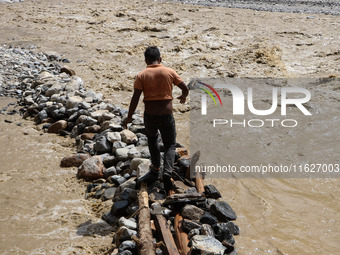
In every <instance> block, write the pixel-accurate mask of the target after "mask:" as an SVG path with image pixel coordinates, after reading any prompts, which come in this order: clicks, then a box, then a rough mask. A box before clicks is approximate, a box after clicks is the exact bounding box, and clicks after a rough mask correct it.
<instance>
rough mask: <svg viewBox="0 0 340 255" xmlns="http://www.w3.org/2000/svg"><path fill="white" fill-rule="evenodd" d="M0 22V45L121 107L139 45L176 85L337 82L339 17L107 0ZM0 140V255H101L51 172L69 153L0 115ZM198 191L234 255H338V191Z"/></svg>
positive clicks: (227, 186) (66, 179) (70, 184)
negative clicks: (51, 63) (233, 224)
mask: <svg viewBox="0 0 340 255" xmlns="http://www.w3.org/2000/svg"><path fill="white" fill-rule="evenodd" d="M0 14H1V15H0V26H1V28H2V29H0V41H1V43H6V44H14V45H27V44H34V45H36V46H37V50H38V51H45V50H50V51H56V52H58V53H60V54H65V57H66V58H68V59H70V60H71V63H69V65H70V66H71V67H72V68H74V69H75V70H76V72H77V74H78V75H79V76H80V77H82V78H83V79H84V81H85V84H86V86H87V87H90V88H92V89H94V90H96V91H100V92H102V93H104V94H105V96H106V97H109V98H112V99H113V100H114V102H117V103H121V104H122V105H123V106H125V107H126V106H127V104H128V101H129V98H130V96H131V89H132V84H133V78H134V76H135V75H136V73H137V72H138V71H139V70H141V69H142V68H144V63H143V58H142V54H143V50H144V48H145V46H146V45H148V44H156V45H159V46H160V47H161V50H162V53H163V59H164V64H165V65H167V66H170V67H172V68H175V69H176V70H178V72H179V74H180V75H181V76H182V77H183V78H184V79H185V81H187V82H188V81H189V80H190V78H193V77H216V76H222V77H226V76H229V75H233V74H236V75H237V76H239V77H263V76H269V77H301V76H303V77H326V76H329V75H333V76H339V74H340V70H339V65H338V62H339V52H338V50H339V31H340V30H339V24H340V17H339V16H331V15H300V14H287V13H269V12H256V11H251V10H236V9H227V8H210V7H209V8H206V7H200V6H191V5H178V4H166V3H155V2H153V1H139V2H132V1H118V0H117V1H80V0H72V1H61V0H44V1H30V0H27V1H25V2H23V3H20V4H15V5H3V6H1V8H0ZM268 21H270V22H268ZM263 24H265V25H263ZM156 31H157V32H156ZM118 90H121V91H118ZM321 91H322V89H321ZM333 103H334V105H338V102H336V101H335V102H333ZM1 104H4V102H3V101H1ZM6 104H7V103H6ZM175 107H176V108H177V107H178V106H175ZM175 117H176V121H177V126H178V130H177V131H178V141H180V142H181V143H183V144H186V145H188V144H189V127H188V126H189V125H188V122H189V119H188V118H189V115H188V114H187V113H184V114H179V112H176V114H175ZM5 118H6V119H12V118H13V119H14V124H9V123H5V122H4V119H5ZM17 123H22V126H21V127H19V126H16V124H17ZM0 130H1V137H0V151H1V153H0V157H1V158H0V160H1V165H0V173H1V175H0V176H1V177H0V190H1V191H0V203H1V209H0V229H1V234H0V242H1V243H0V253H1V254H25V253H26V254H72V253H75V254H91V253H93V254H102V253H103V251H102V250H101V249H107V247H108V244H109V243H110V242H111V237H109V236H110V235H109V234H108V231H107V226H106V225H105V224H103V223H101V222H100V221H99V218H100V215H101V210H103V208H101V207H100V206H99V207H98V206H97V205H96V204H95V203H93V202H91V201H86V200H84V199H83V195H84V194H83V191H84V184H83V183H81V182H80V183H79V182H78V181H77V180H76V179H75V177H74V176H75V172H76V170H75V169H61V168H59V167H58V165H59V160H60V158H62V156H64V155H69V154H70V153H72V152H73V149H72V148H70V147H69V144H70V142H69V141H68V140H65V139H63V138H59V137H56V136H53V135H47V134H43V135H40V134H41V133H42V132H41V131H37V130H36V129H35V128H34V126H33V125H32V123H31V122H26V121H23V120H22V119H21V118H20V117H19V116H6V117H4V116H3V115H0ZM24 132H27V133H29V135H24V134H23V133H24ZM246 152H247V153H248V154H249V155H250V154H251V152H252V151H251V149H248V150H247V151H246ZM206 182H207V183H208V182H211V183H213V184H215V185H216V186H217V188H218V189H220V190H221V193H222V196H223V197H224V199H226V201H228V202H230V204H231V205H232V207H233V208H234V209H235V211H236V212H237V214H238V216H239V217H238V219H237V224H238V225H240V228H241V235H240V236H239V237H236V244H237V249H238V251H239V254H259V255H261V254H306V255H307V254H339V252H338V250H340V245H339V243H338V241H337V239H338V238H337V237H338V236H339V221H338V218H339V211H340V208H339V197H340V196H339V195H340V194H339V184H340V183H339V180H338V179H212V180H207V181H206Z"/></svg>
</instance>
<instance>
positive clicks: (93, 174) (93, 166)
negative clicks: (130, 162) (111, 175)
mask: <svg viewBox="0 0 340 255" xmlns="http://www.w3.org/2000/svg"><path fill="white" fill-rule="evenodd" d="M104 168H105V166H104V164H103V162H102V159H101V157H100V156H93V157H91V158H89V159H87V160H85V161H84V162H83V164H82V165H81V166H80V167H79V168H78V173H77V176H78V177H79V178H84V179H85V180H87V181H92V180H96V179H100V178H104V174H103V170H104Z"/></svg>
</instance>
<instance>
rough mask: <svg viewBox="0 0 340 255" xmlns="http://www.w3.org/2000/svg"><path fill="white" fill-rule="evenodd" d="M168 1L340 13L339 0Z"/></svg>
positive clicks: (315, 12)
mask: <svg viewBox="0 0 340 255" xmlns="http://www.w3.org/2000/svg"><path fill="white" fill-rule="evenodd" d="M161 1H164V0H161ZM169 2H180V3H183V4H199V5H205V6H220V7H230V8H242V9H253V10H257V11H271V12H293V13H310V14H330V15H340V2H339V0H305V1H300V0H175V1H169Z"/></svg>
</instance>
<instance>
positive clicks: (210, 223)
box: [0, 46, 239, 254]
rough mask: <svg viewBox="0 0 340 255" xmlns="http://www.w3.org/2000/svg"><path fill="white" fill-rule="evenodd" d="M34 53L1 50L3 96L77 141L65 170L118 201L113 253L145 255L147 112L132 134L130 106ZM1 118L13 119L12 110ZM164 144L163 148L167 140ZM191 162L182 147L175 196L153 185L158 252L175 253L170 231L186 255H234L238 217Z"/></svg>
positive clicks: (92, 194) (93, 193)
mask: <svg viewBox="0 0 340 255" xmlns="http://www.w3.org/2000/svg"><path fill="white" fill-rule="evenodd" d="M32 50H34V47H33V46H30V47H29V48H28V49H27V48H26V49H24V48H13V47H2V48H0V55H1V58H0V66H1V68H0V96H6V97H16V98H18V105H20V107H21V108H20V110H16V111H15V112H12V113H11V114H15V113H21V114H22V115H23V117H25V118H32V120H34V121H35V122H36V123H37V124H40V125H42V126H43V129H44V130H45V131H46V132H49V133H56V134H59V135H62V136H70V137H71V138H74V139H75V140H76V153H75V154H73V155H70V156H68V157H66V158H63V159H62V160H61V167H77V168H78V172H77V176H78V177H79V178H83V179H84V180H85V181H88V182H89V183H88V185H87V189H86V198H87V199H98V200H102V201H107V200H112V201H113V205H112V208H111V210H110V211H109V212H107V213H105V214H104V215H102V219H103V220H105V221H106V222H108V223H109V224H110V225H112V226H114V229H115V234H114V237H113V244H114V247H116V249H115V250H114V252H113V254H139V252H140V246H141V245H143V244H141V243H140V242H139V237H140V234H141V233H139V232H138V229H139V227H140V226H138V215H139V212H140V210H141V209H143V208H139V203H138V195H139V193H140V191H139V190H138V189H137V188H136V179H137V178H138V177H139V176H142V175H143V174H145V173H146V172H147V171H148V169H149V166H150V153H149V150H148V147H147V137H146V135H145V127H144V124H143V117H142V115H141V114H140V113H138V112H136V113H135V114H134V115H133V122H132V124H131V126H129V128H128V129H124V128H123V125H122V122H123V119H124V118H125V117H126V115H127V109H124V108H122V107H120V106H119V105H118V104H114V103H113V102H112V100H109V99H105V98H104V96H103V95H102V94H101V93H96V92H94V91H93V90H90V89H85V87H84V82H83V80H82V79H81V78H80V77H77V76H76V74H75V72H74V71H73V70H72V69H70V68H68V67H67V66H64V64H65V63H67V62H69V61H68V60H67V59H65V58H62V57H60V56H59V55H58V54H56V53H51V52H49V53H48V52H47V53H35V52H33V51H32ZM1 113H3V114H9V113H8V112H6V108H4V109H2V111H1ZM160 145H161V150H162V147H163V146H162V142H161V141H160ZM190 163H191V162H190V157H189V155H188V151H187V149H186V148H184V147H183V146H182V145H180V144H177V148H176V163H175V167H174V172H173V176H172V178H173V184H174V189H173V191H172V192H171V195H169V194H166V192H165V190H164V185H163V183H162V180H158V181H156V182H154V183H153V184H152V185H150V186H149V187H148V190H147V194H148V198H147V203H148V204H147V207H149V208H150V214H151V225H150V227H151V229H152V230H153V232H152V236H153V242H154V246H153V247H154V248H155V251H154V252H155V253H156V254H168V253H169V250H168V249H169V245H170V244H169V239H168V238H165V237H164V233H165V232H166V231H168V232H169V233H170V235H171V236H173V239H174V240H175V241H174V242H175V243H176V245H177V247H176V246H175V247H173V248H174V249H175V250H178V251H179V254H186V253H187V251H191V254H231V253H234V252H235V251H234V246H233V245H234V243H235V240H234V235H238V234H239V228H238V226H237V225H236V224H235V223H234V222H233V221H234V220H236V218H237V216H236V214H235V212H234V211H233V209H232V208H231V206H230V205H229V204H228V203H227V202H225V201H223V200H222V199H221V194H220V193H219V191H218V190H217V189H216V187H214V186H213V185H205V186H204V187H203V186H202V187H203V188H202V187H201V188H198V187H197V182H195V179H194V178H190V174H189V171H190ZM160 221H161V223H162V224H163V223H164V224H163V225H162V224H160ZM162 226H163V228H162ZM164 227H165V229H164ZM164 231H165V232H164ZM161 233H162V234H161ZM170 239H172V237H171V238H170ZM183 245H184V248H181V246H183Z"/></svg>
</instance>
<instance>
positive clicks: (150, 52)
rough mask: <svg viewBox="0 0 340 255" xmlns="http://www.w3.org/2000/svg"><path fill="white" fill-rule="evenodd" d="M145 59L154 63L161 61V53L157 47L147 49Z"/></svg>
mask: <svg viewBox="0 0 340 255" xmlns="http://www.w3.org/2000/svg"><path fill="white" fill-rule="evenodd" d="M144 57H145V60H146V61H149V62H154V61H157V60H158V59H160V57H161V53H160V52H159V49H158V48H157V47H155V46H150V47H147V49H146V50H145V52H144Z"/></svg>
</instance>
